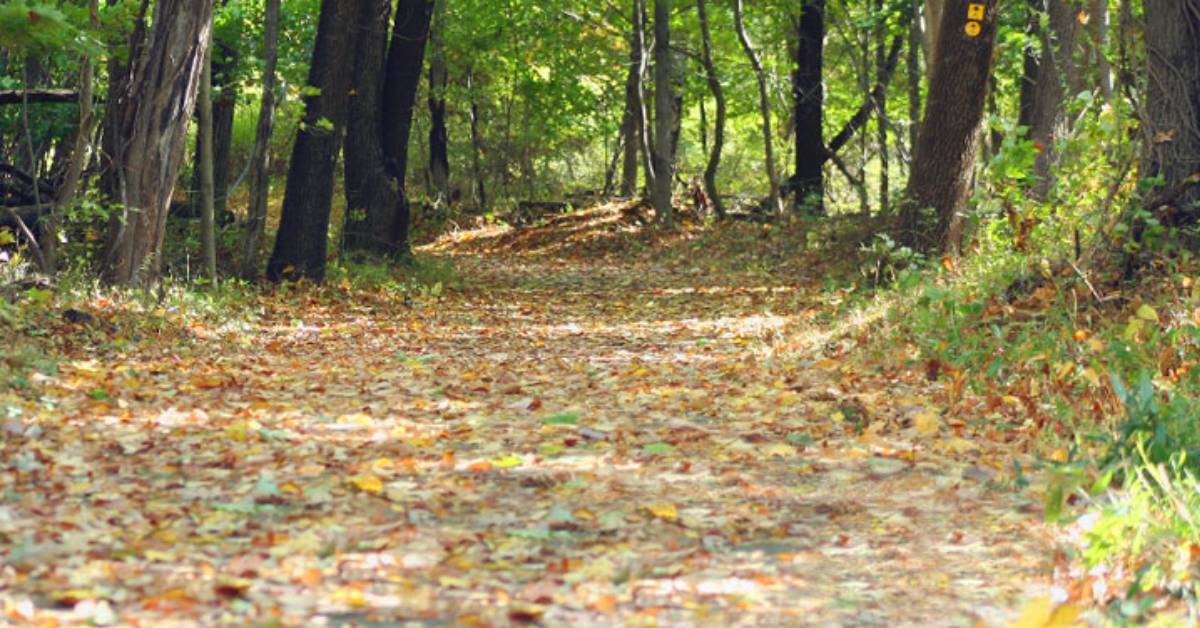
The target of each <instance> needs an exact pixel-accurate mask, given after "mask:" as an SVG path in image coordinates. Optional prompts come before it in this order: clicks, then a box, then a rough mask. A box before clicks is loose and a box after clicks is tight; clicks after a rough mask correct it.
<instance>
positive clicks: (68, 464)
mask: <svg viewBox="0 0 1200 628" xmlns="http://www.w3.org/2000/svg"><path fill="white" fill-rule="evenodd" d="M562 238H563V235H562V234H557V235H555V236H553V237H549V236H548V237H547V239H546V240H545V241H544V242H543V243H542V244H543V245H544V246H527V247H526V250H525V252H524V253H517V252H515V251H514V248H513V247H512V246H509V245H511V244H512V243H511V242H510V243H508V245H505V246H500V247H492V248H491V249H490V250H491V251H492V252H490V253H481V251H484V250H487V249H488V246H477V245H470V246H467V245H462V246H460V244H459V243H455V242H450V243H445V244H443V245H442V246H440V247H434V248H435V249H438V254H442V255H447V254H450V253H452V252H453V253H455V254H456V255H457V258H456V263H457V264H458V266H459V270H460V272H461V274H462V275H463V277H464V279H465V284H466V285H467V286H468V288H467V289H466V290H464V291H451V292H450V293H449V294H447V295H446V296H444V297H442V298H440V299H432V298H430V299H423V300H422V299H419V300H417V302H416V303H415V304H414V305H413V306H412V307H411V308H410V307H405V306H403V305H401V303H400V302H399V301H398V300H394V299H391V300H390V299H384V298H382V297H380V298H377V299H376V298H369V297H362V296H361V295H360V296H359V297H358V298H353V299H351V298H345V296H344V295H343V296H341V297H339V294H340V292H339V290H338V289H337V288H330V289H327V290H325V291H322V292H315V291H314V292H312V293H305V292H299V293H295V294H290V295H277V297H276V301H275V302H272V303H268V304H266V305H264V313H263V316H262V317H261V318H260V319H258V320H257V321H256V322H255V325H254V326H253V327H250V328H247V329H206V328H203V327H201V326H192V327H191V328H187V329H181V330H176V331H169V332H168V331H164V335H163V336H162V337H161V338H157V339H151V338H142V339H136V340H134V341H133V342H131V343H128V344H125V345H116V346H114V345H111V344H110V345H108V346H107V347H105V348H101V349H97V350H95V351H94V352H93V353H91V354H90V355H89V354H88V351H89V350H84V349H82V348H81V349H80V350H79V353H80V355H77V356H75V359H74V360H73V361H72V362H70V363H64V364H63V365H61V369H60V373H59V375H57V376H54V377H51V378H48V379H47V381H46V382H44V383H43V384H42V385H43V386H44V394H45V396H46V397H48V398H50V399H52V400H53V406H54V407H55V408H56V410H54V411H47V410H45V409H44V407H43V408H42V409H38V407H37V406H35V405H34V404H33V403H31V402H23V403H25V404H26V406H25V407H26V408H27V411H26V414H25V415H24V416H23V418H20V419H9V423H8V425H7V426H6V429H8V430H9V432H10V438H9V439H8V440H7V441H6V442H5V443H4V444H3V445H0V448H3V450H4V454H5V457H4V460H5V461H4V462H3V464H2V466H0V480H3V482H2V485H0V490H3V491H4V492H6V493H7V494H8V495H9V496H10V499H8V500H6V501H4V502H3V503H0V541H3V544H4V545H7V546H9V548H10V549H9V552H8V555H7V557H6V558H5V560H4V561H3V562H4V565H5V566H4V567H2V569H3V571H0V604H2V605H3V607H2V609H3V611H4V612H5V614H6V616H7V617H8V618H9V620H12V621H18V622H25V621H30V622H33V621H38V620H42V619H47V618H50V617H56V618H58V619H60V620H64V621H77V620H83V619H88V618H90V619H91V620H94V621H98V622H99V623H125V622H159V621H168V620H169V621H182V622H184V623H189V622H195V623H199V624H217V623H222V624H227V623H238V624H244V625H249V624H251V623H254V622H266V621H271V620H275V621H278V622H279V623H282V624H284V625H312V624H313V623H315V622H320V621H323V622H325V623H327V624H328V625H351V624H352V625H387V624H389V623H391V622H395V621H399V620H409V621H422V620H430V621H448V622H452V623H454V624H468V625H470V624H475V625H493V624H510V623H525V622H543V623H545V624H549V625H596V624H613V623H618V624H628V623H633V624H654V623H658V624H664V625H678V624H684V625H689V624H690V625H723V624H762V625H780V624H787V625H796V624H800V625H807V624H820V625H831V624H833V625H867V626H870V625H888V626H891V625H922V626H926V625H964V626H965V625H979V624H981V623H982V624H983V625H1002V624H1003V622H1004V621H1005V619H1006V618H1009V619H1010V618H1011V617H1012V614H1013V609H1014V608H1018V607H1019V605H1020V603H1021V602H1022V600H1023V599H1024V596H1025V595H1027V594H1029V593H1030V592H1031V591H1033V590H1034V588H1036V587H1038V586H1039V585H1044V581H1045V574H1046V572H1047V562H1046V561H1047V557H1048V556H1049V552H1048V549H1047V547H1048V546H1047V544H1046V543H1047V542H1046V539H1045V535H1044V533H1043V530H1042V526H1041V523H1040V522H1041V518H1040V515H1039V513H1038V512H1037V510H1038V509H1037V508H1033V507H1030V506H1029V505H1028V504H1027V503H1026V502H1025V501H1024V499H1025V498H1022V497H1020V496H1019V495H1017V494H1015V493H1012V492H1011V491H1010V490H1009V489H1006V488H1002V487H999V486H994V485H992V484H991V483H990V482H991V481H992V480H993V479H994V478H995V477H997V474H996V471H995V468H996V467H1000V466H1002V465H1004V464H1006V461H1007V458H1006V452H1005V451H1004V450H1001V449H999V448H998V447H999V446H998V445H993V444H989V443H987V442H973V441H968V440H966V439H964V438H959V437H956V436H953V435H952V434H950V433H948V432H945V430H943V431H942V432H943V433H935V432H938V428H937V425H936V424H935V425H933V427H932V428H931V429H930V428H929V426H928V422H929V420H930V419H929V417H930V414H929V413H930V412H931V411H935V410H936V409H932V408H929V407H927V406H926V405H925V404H926V400H925V399H926V398H925V397H923V396H922V391H920V390H918V389H915V388H907V387H904V386H900V385H897V387H896V388H892V389H884V390H870V389H869V388H870V386H869V385H867V384H863V388H862V389H861V390H854V389H853V387H852V386H848V385H847V382H846V378H845V376H844V373H843V372H841V371H839V369H838V364H837V361H836V360H830V359H827V358H823V357H822V356H820V355H815V356H812V357H806V356H804V355H800V356H792V357H787V356H783V355H779V354H778V353H777V352H776V351H774V350H773V349H772V347H773V346H774V344H775V343H776V342H777V341H778V339H779V338H780V337H781V336H782V335H783V334H785V333H799V332H802V331H803V327H804V325H805V323H803V322H802V321H801V319H800V317H799V316H796V313H797V312H799V311H801V310H803V309H804V307H805V305H804V304H805V299H806V296H805V295H804V293H803V283H804V282H805V281H809V280H808V279H804V278H801V279H800V280H798V283H796V284H792V285H787V284H782V283H777V282H776V283H772V282H770V281H768V280H763V281H762V282H761V283H759V284H757V285H751V284H748V283H746V280H745V277H744V276H743V277H739V278H737V280H736V281H734V280H733V278H731V277H730V276H721V275H717V274H712V273H707V272H703V271H700V270H698V269H697V268H695V267H693V266H691V265H690V264H687V263H681V264H660V263H656V262H653V261H651V260H649V259H642V258H641V257H638V256H636V255H635V256H632V257H631V258H629V259H625V260H623V261H622V260H617V259H615V258H611V257H610V258H606V257H600V256H587V255H568V254H563V252H562V251H561V250H557V249H555V248H554V247H557V246H558V245H559V244H561V243H562V242H564V240H563V239H562ZM485 240H486V238H485ZM497 242H499V240H496V241H494V242H493V243H492V244H496V243H497ZM556 243H557V244H556ZM470 286H478V287H479V288H480V289H477V290H475V289H471V288H470ZM736 286H741V287H736ZM171 334H178V335H177V336H172V335H171ZM13 403H16V402H15V401H14V402H13ZM14 433H21V434H23V435H22V436H20V437H18V438H13V437H12V436H11V434H14ZM18 441H19V442H18Z"/></svg>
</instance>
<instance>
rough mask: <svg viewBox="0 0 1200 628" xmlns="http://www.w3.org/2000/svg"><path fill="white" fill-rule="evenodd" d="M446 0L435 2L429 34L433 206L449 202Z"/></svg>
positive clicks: (430, 168) (430, 151) (430, 152)
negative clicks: (445, 35)
mask: <svg viewBox="0 0 1200 628" xmlns="http://www.w3.org/2000/svg"><path fill="white" fill-rule="evenodd" d="M445 22H446V0H435V2H434V9H433V29H432V30H431V31H430V34H429V122H430V124H429V175H430V178H431V179H432V181H433V194H432V196H433V197H434V202H435V203H449V202H450V149H449V145H450V140H449V135H448V133H447V131H446V42H445V38H444V36H443V33H444V32H445V28H446V26H445Z"/></svg>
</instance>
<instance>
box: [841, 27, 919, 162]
mask: <svg viewBox="0 0 1200 628" xmlns="http://www.w3.org/2000/svg"><path fill="white" fill-rule="evenodd" d="M903 44H904V36H903V35H897V36H896V37H895V38H893V39H892V47H891V49H890V50H888V57H887V63H886V64H885V65H884V68H883V73H882V75H880V77H879V80H878V82H876V83H875V86H874V87H872V88H871V91H870V92H869V93H868V95H867V99H866V100H865V101H863V104H862V106H861V107H859V108H858V111H856V112H855V113H854V115H853V116H851V118H850V120H849V121H848V122H846V125H845V126H843V127H842V130H841V131H838V134H837V135H835V136H833V139H832V140H830V141H829V154H833V153H836V152H837V151H838V150H840V149H841V148H842V147H843V146H845V145H846V143H847V142H849V141H850V140H851V138H853V137H854V134H855V133H857V132H858V130H859V129H861V128H862V127H863V125H865V124H866V123H867V120H869V119H870V117H871V114H872V113H874V112H875V109H876V107H878V106H879V101H880V100H882V99H883V95H884V92H885V91H886V90H887V86H888V83H890V82H891V80H892V74H893V73H894V72H895V70H896V64H897V62H898V61H899V59H900V49H901V48H902V47H903Z"/></svg>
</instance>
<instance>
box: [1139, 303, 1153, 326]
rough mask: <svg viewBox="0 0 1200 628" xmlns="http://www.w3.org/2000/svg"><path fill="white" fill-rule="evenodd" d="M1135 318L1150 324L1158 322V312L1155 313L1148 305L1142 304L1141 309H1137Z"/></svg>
mask: <svg viewBox="0 0 1200 628" xmlns="http://www.w3.org/2000/svg"><path fill="white" fill-rule="evenodd" d="M1137 317H1138V318H1140V319H1142V320H1144V321H1150V322H1152V323H1157V322H1158V312H1157V311H1155V310H1154V308H1152V307H1150V306H1149V305H1145V304H1143V305H1142V306H1141V307H1139V308H1138V310H1137Z"/></svg>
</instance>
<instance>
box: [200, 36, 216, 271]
mask: <svg viewBox="0 0 1200 628" xmlns="http://www.w3.org/2000/svg"><path fill="white" fill-rule="evenodd" d="M211 44H212V41H211V40H210V41H209V49H208V52H207V54H205V55H204V69H203V71H202V72H201V73H200V94H199V95H198V96H197V99H198V100H199V105H198V108H199V109H200V128H199V129H198V131H197V133H196V138H197V139H196V143H197V144H200V146H201V151H200V167H199V168H198V170H199V171H200V242H201V246H202V248H203V260H204V267H203V268H204V276H205V277H207V278H208V279H209V280H210V281H216V279H217V221H216V213H215V211H216V208H215V205H214V202H213V142H212V139H213V103H212V45H211Z"/></svg>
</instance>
